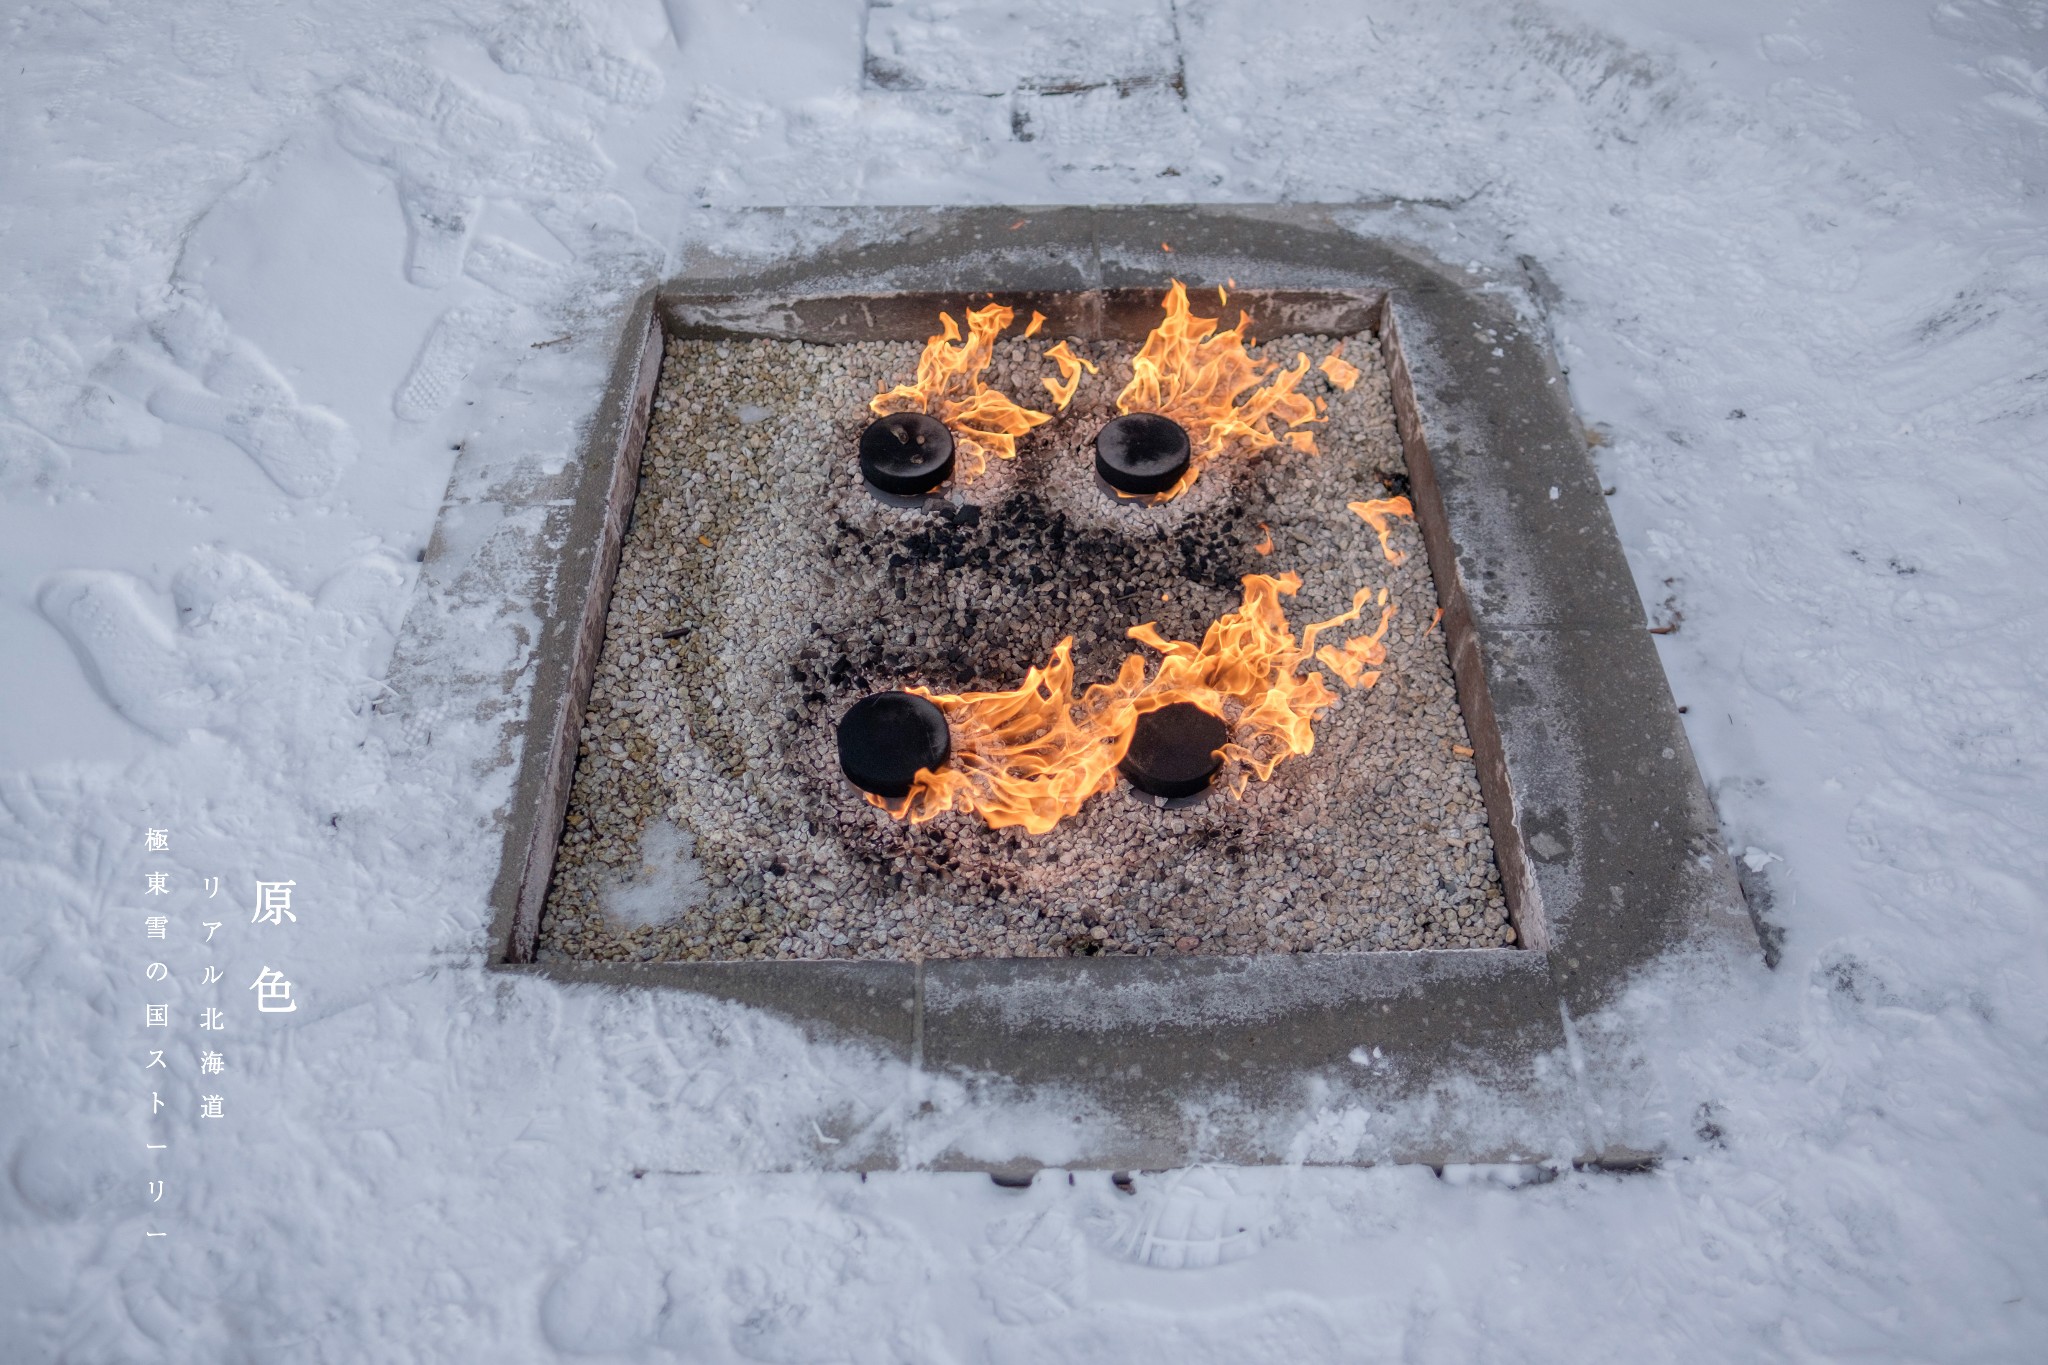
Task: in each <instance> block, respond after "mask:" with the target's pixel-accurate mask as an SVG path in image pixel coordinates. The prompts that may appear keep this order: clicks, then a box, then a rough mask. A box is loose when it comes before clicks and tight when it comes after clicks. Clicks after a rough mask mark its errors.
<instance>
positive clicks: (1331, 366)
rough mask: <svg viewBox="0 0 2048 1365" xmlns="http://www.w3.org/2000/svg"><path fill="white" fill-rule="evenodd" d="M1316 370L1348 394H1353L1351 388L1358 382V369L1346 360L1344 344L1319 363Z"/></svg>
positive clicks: (1339, 345)
mask: <svg viewBox="0 0 2048 1365" xmlns="http://www.w3.org/2000/svg"><path fill="white" fill-rule="evenodd" d="M1316 368H1317V369H1319V370H1321V371H1322V372H1323V373H1324V374H1326V375H1328V376H1329V377H1330V382H1331V383H1332V384H1335V385H1336V386H1337V387H1338V388H1340V389H1342V390H1344V392H1346V393H1349V392H1351V386H1352V385H1353V384H1356V383H1357V382H1358V373H1359V372H1358V367H1357V366H1356V365H1354V364H1352V363H1351V362H1350V361H1348V360H1346V359H1345V358H1344V343H1343V342H1341V341H1340V342H1338V343H1337V344H1336V346H1335V347H1333V348H1332V349H1331V351H1330V353H1329V354H1328V355H1326V356H1324V357H1323V358H1322V360H1321V361H1320V362H1318V363H1317V365H1316Z"/></svg>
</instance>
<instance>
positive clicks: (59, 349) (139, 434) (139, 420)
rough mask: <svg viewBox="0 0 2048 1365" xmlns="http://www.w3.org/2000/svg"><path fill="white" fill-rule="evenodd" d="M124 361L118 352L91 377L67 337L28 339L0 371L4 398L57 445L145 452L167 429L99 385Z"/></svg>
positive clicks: (0, 390)
mask: <svg viewBox="0 0 2048 1365" xmlns="http://www.w3.org/2000/svg"><path fill="white" fill-rule="evenodd" d="M120 360H121V357H120V356H119V354H118V353H116V354H115V355H112V356H109V357H108V359H107V360H106V361H105V362H103V364H102V365H101V366H100V367H99V368H98V369H96V370H94V371H92V372H88V371H87V369H86V366H85V362H84V361H83V360H82V359H81V358H80V356H79V354H78V352H77V351H76V350H75V349H73V347H72V345H71V343H70V342H68V341H66V340H65V339H64V338H62V337H60V336H57V335H55V334H49V335H45V336H40V337H28V338H26V339H24V340H22V341H21V342H19V343H17V344H16V345H15V347H14V349H13V351H11V352H10V353H9V354H8V357H7V364H6V367H5V369H4V370H0V394H5V395H6V398H7V402H8V404H9V405H10V406H11V407H12V408H13V409H14V414H15V416H17V417H19V418H20V419H21V420H22V421H23V422H26V423H27V424H28V425H29V426H32V427H34V428H35V429H36V430H37V431H40V432H42V433H43V435H45V436H47V437H49V438H50V439H51V440H53V441H57V442H60V443H62V444H64V445H67V446H81V447H83V448H84V449H87V450H105V451H110V452H113V453H116V454H118V453H122V452H126V451H131V450H145V449H148V448H149V447H151V446H154V445H155V444H157V442H158V441H160V440H162V439H163V427H162V426H161V425H160V424H159V423H158V422H157V420H156V418H154V417H152V416H150V415H149V413H148V412H146V411H144V410H143V407H142V405H141V404H140V403H138V402H136V401H135V400H134V399H132V398H130V397H128V396H127V395H126V394H124V393H119V392H117V391H115V390H114V389H112V388H110V387H108V386H107V385H106V384H105V383H102V382H101V380H102V379H103V378H104V377H105V375H104V374H102V373H101V371H102V370H105V369H106V368H107V367H109V366H114V365H117V364H119V363H120Z"/></svg>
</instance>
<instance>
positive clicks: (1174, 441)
mask: <svg viewBox="0 0 2048 1365" xmlns="http://www.w3.org/2000/svg"><path fill="white" fill-rule="evenodd" d="M1190 458H1191V447H1190V446H1189V445H1188V433H1187V430H1186V428H1184V427H1182V426H1181V424H1180V423H1178V422H1176V421H1174V420H1173V419H1172V418H1170V417H1161V416H1160V415H1159V414H1158V413H1154V412H1129V413H1125V414H1124V415H1123V416H1122V417H1116V418H1112V419H1111V420H1110V421H1108V422H1106V423H1104V424H1103V427H1102V430H1100V431H1098V432H1096V433H1095V472H1096V473H1098V474H1100V475H1101V476H1102V481H1103V482H1104V483H1106V484H1108V485H1109V486H1110V487H1111V488H1114V489H1115V490H1116V491H1117V492H1119V493H1129V494H1131V495H1132V496H1133V497H1142V496H1144V495H1146V494H1149V493H1164V492H1165V491H1166V490H1168V489H1169V488H1172V487H1173V486H1174V485H1175V484H1177V483H1179V482H1180V481H1181V479H1182V477H1183V476H1185V475H1186V474H1187V472H1188V460H1189V459H1190Z"/></svg>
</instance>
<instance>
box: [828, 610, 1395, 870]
mask: <svg viewBox="0 0 2048 1365" xmlns="http://www.w3.org/2000/svg"><path fill="white" fill-rule="evenodd" d="M1243 583H1244V599H1243V602H1242V604H1241V605H1240V606H1239V607H1238V608H1237V610H1235V611H1233V612H1231V613H1229V614H1228V615H1226V616H1223V617H1221V618H1219V619H1218V620H1216V621H1215V622H1214V623H1212V624H1211V625H1210V627H1209V629H1208V632H1207V633H1206V634H1205V635H1204V636H1203V637H1202V641H1201V643H1200V644H1191V643H1189V642H1187V641H1184V640H1169V639H1167V638H1166V637H1165V636H1164V635H1162V634H1160V632H1159V630H1158V628H1157V627H1156V626H1155V625H1154V624H1153V623H1151V622H1146V623H1145V624H1143V625H1138V626H1133V627H1132V628H1131V629H1130V630H1129V631H1128V632H1127V634H1129V636H1130V637H1131V638H1132V639H1133V640H1135V641H1137V642H1138V643H1139V644H1140V645H1142V646H1144V647H1145V649H1147V650H1149V651H1152V653H1154V654H1156V655H1157V656H1158V662H1157V663H1156V664H1154V663H1152V662H1151V661H1150V660H1149V659H1148V657H1147V655H1146V654H1145V653H1133V654H1130V655H1128V656H1126V657H1125V659H1124V661H1123V664H1122V666H1121V667H1120V668H1118V670H1117V675H1116V677H1115V679H1114V680H1112V681H1110V682H1106V683H1095V684H1093V685H1091V686H1089V687H1088V688H1086V689H1085V690H1083V691H1081V692H1080V693H1079V694H1078V695H1077V694H1076V692H1075V683H1074V660H1073V646H1074V642H1073V637H1072V636H1069V637H1067V638H1066V639H1064V640H1062V641H1060V643H1059V644H1058V646H1057V647H1055V648H1054V650H1053V652H1052V658H1051V660H1050V661H1048V662H1047V663H1046V664H1045V666H1044V667H1042V668H1034V669H1031V670H1030V671H1029V672H1028V673H1026V675H1025V677H1024V681H1023V682H1022V683H1021V684H1020V685H1019V686H1017V687H1015V688H1013V689H1011V690H1009V691H1007V692H968V693H962V694H957V695H954V694H945V693H938V692H932V691H929V690H927V689H925V688H920V687H910V688H906V689H905V690H906V691H909V692H913V693H916V694H917V695H918V696H921V697H927V698H929V699H930V700H931V701H932V702H934V703H936V704H937V705H938V707H939V709H940V710H941V711H943V712H944V713H945V716H946V723H947V726H948V727H949V728H950V730H951V731H952V739H953V756H952V758H951V759H950V760H949V761H948V762H947V763H946V764H945V766H944V767H942V768H940V769H939V770H937V771H936V772H934V771H932V770H930V769H926V770H923V771H920V772H919V773H918V774H917V776H916V778H915V779H914V780H913V782H912V785H911V790H910V794H909V795H908V796H907V797H905V798H903V799H902V800H899V801H890V800H886V799H884V798H881V797H877V796H872V795H871V796H869V797H868V798H867V800H868V802H869V803H870V804H871V805H875V806H879V807H881V808H882V809H883V810H886V811H888V812H889V813H890V814H891V815H894V816H896V817H898V818H900V819H905V820H909V821H911V822H912V823H919V822H922V821H926V820H930V819H933V818H934V817H936V816H938V815H942V814H944V813H945V812H947V811H954V810H957V811H961V812H964V813H968V814H974V815H979V816H980V817H981V818H982V819H983V820H984V821H986V822H987V823H988V824H989V825H990V826H991V827H992V828H995V829H1003V828H1006V827H1009V826H1013V825H1014V826H1019V827H1021V828H1022V829H1024V830H1025V832H1027V833H1030V834H1043V833H1045V832H1046V831H1047V830H1050V829H1051V828H1052V827H1053V826H1054V825H1056V824H1058V823H1059V822H1060V821H1061V820H1063V819H1065V818H1066V817H1067V816H1069V815H1072V814H1074V813H1075V812H1076V811H1078V810H1080V809H1081V807H1082V806H1083V805H1084V804H1086V803H1087V801H1088V800H1089V798H1091V797H1093V796H1096V795H1098V794H1099V793H1101V792H1105V791H1108V790H1109V789H1110V788H1111V787H1113V786H1115V785H1116V768H1117V764H1118V763H1120V762H1121V761H1122V760H1123V757H1124V754H1125V753H1126V752H1127V751H1128V750H1129V748H1130V745H1131V735H1132V733H1133V731H1134V730H1135V729H1136V727H1137V723H1138V717H1140V716H1142V715H1144V714H1145V713H1146V712H1148V711H1155V710H1158V709H1159V708H1160V707H1163V706H1170V705H1173V704H1174V703H1176V702H1192V703H1193V704H1194V705H1196V706H1199V707H1201V708H1202V709H1203V710H1205V711H1207V712H1209V713H1210V714H1211V715H1215V716H1220V717H1221V718H1222V719H1223V720H1224V722H1225V724H1226V725H1228V726H1229V727H1230V735H1231V738H1230V741H1229V743H1227V744H1226V745H1225V746H1224V747H1223V749H1222V751H1221V752H1222V755H1223V759H1224V762H1225V764H1226V765H1228V766H1226V768H1225V774H1226V777H1225V780H1226V782H1227V783H1228V785H1229V787H1230V789H1231V791H1232V792H1233V793H1234V794H1237V795H1242V794H1243V792H1244V789H1245V787H1246V785H1247V784H1248V783H1249V782H1251V781H1252V780H1253V779H1257V780H1259V781H1265V780H1266V779H1267V778H1269V777H1271V776H1272V774H1273V770H1274V768H1276V767H1277V766H1279V764H1280V763H1281V762H1283V761H1284V760H1286V759H1287V758H1290V757H1292V756H1294V755H1296V754H1306V753H1308V752H1310V751H1311V750H1313V749H1314V748H1315V730H1314V722H1315V719H1316V717H1317V716H1318V715H1320V714H1321V713H1322V712H1323V711H1324V710H1326V709H1327V708H1328V707H1329V706H1331V705H1332V704H1333V703H1334V702H1335V701H1336V700H1337V697H1338V693H1337V692H1336V691H1334V690H1333V689H1332V688H1331V686H1330V684H1329V682H1328V681H1327V680H1326V679H1325V678H1324V677H1323V675H1322V674H1321V673H1320V672H1316V671H1314V668H1313V665H1316V664H1321V665H1322V666H1323V667H1324V668H1326V669H1328V670H1329V671H1330V672H1331V673H1332V674H1333V675H1335V676H1336V677H1337V678H1338V679H1339V680H1340V681H1341V682H1343V683H1344V684H1345V685H1346V686H1349V687H1354V688H1364V687H1371V686H1372V685H1373V684H1375V683H1376V682H1378V681H1379V678H1380V671H1379V666H1380V665H1382V664H1383V663H1384V662H1385V660H1386V646H1385V644H1384V640H1385V637H1386V633H1387V627H1388V624H1389V623H1390V622H1391V621H1392V620H1393V617H1394V606H1393V605H1392V604H1391V603H1389V602H1388V601H1387V593H1386V590H1385V589H1384V588H1382V589H1381V590H1380V591H1379V595H1378V605H1379V607H1380V619H1379V626H1378V629H1376V630H1375V631H1373V632H1371V633H1370V634H1367V635H1359V636H1354V637H1352V638H1351V639H1349V640H1346V641H1345V642H1344V643H1343V644H1341V645H1318V643H1317V641H1318V640H1319V638H1320V637H1321V636H1322V635H1323V634H1324V633H1325V632H1327V631H1330V630H1333V629H1335V628H1336V627H1339V626H1343V625H1348V624H1350V623H1351V622H1353V621H1356V620H1358V619H1359V617H1360V615H1361V614H1362V613H1363V612H1364V610H1365V606H1366V603H1367V602H1368V601H1369V600H1371V598H1372V592H1371V590H1370V589H1364V588H1362V589H1360V590H1359V591H1358V593H1357V594H1356V595H1355V596H1354V597H1353V599H1352V603H1351V610H1349V611H1348V612H1345V613H1343V614H1342V615H1339V616H1335V617H1332V618H1331V619H1330V620H1327V621H1318V622H1315V623H1314V624H1312V625H1309V626H1307V627H1306V628H1305V629H1304V630H1303V631H1302V633H1301V638H1300V639H1299V641H1297V640H1296V638H1295V636H1294V633H1293V631H1292V630H1291V629H1290V628H1289V626H1288V623H1287V614H1286V611H1285V610H1284V609H1283V608H1282V606H1281V603H1280V599H1281V598H1282V597H1291V596H1293V595H1294V594H1295V593H1296V592H1298V591H1299V590H1300V588H1301V579H1300V577H1299V576H1298V575H1296V574H1293V573H1283V574H1280V575H1278V576H1269V575H1266V574H1247V575H1246V576H1245V578H1244V580H1243Z"/></svg>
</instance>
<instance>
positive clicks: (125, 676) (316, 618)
mask: <svg viewBox="0 0 2048 1365" xmlns="http://www.w3.org/2000/svg"><path fill="white" fill-rule="evenodd" d="M404 585H405V576H404V573H403V572H402V570H401V569H400V568H399V567H398V565H397V564H396V562H395V561H393V560H391V559H390V557H389V556H386V555H382V554H370V555H365V556H363V557H362V558H360V559H358V560H356V561H354V562H352V563H350V564H348V565H346V566H344V567H343V568H342V569H340V570H339V571H337V572H336V573H335V574H334V575H333V576H331V577H330V578H329V579H328V580H327V581H326V582H325V583H324V584H322V585H321V587H320V589H319V590H318V592H317V593H316V595H315V597H314V598H313V599H312V600H310V601H309V600H308V599H306V598H305V597H302V596H300V595H299V594H298V593H295V592H292V591H290V590H289V589H287V588H285V587H284V586H283V585H281V584H280V583H278V581H277V580H276V579H275V578H273V577H271V575H270V573H269V572H268V571H267V570H265V569H264V568H263V567H262V566H261V565H260V564H258V563H256V561H254V560H252V559H250V558H249V557H248V556H246V555H241V554H236V553H233V552H231V551H223V550H218V549H214V548H212V547H205V548H202V549H200V550H198V551H196V552H195V553H194V555H193V557H192V559H191V561H190V562H189V563H187V564H186V565H185V566H184V567H183V568H181V569H180V570H179V571H178V573H177V574H176V575H175V576H174V577H173V578H172V580H171V599H172V602H173V604H174V605H175V607H176V611H177V621H178V624H177V626H176V627H175V628H173V627H172V626H171V625H170V624H168V623H167V622H166V621H165V620H164V619H163V614H162V612H161V610H160V609H159V608H158V607H157V606H156V605H155V604H154V603H153V602H152V601H151V600H150V597H149V595H148V594H147V593H146V592H145V590H144V588H143V586H142V585H141V584H140V583H139V582H138V581H137V580H136V579H134V578H132V577H130V576H129V575H127V574H123V573H115V572H112V571H109V570H103V569H70V570H65V571H63V572H61V573H56V574H52V575H50V576H49V577H48V578H47V579H45V580H44V582H43V585H42V587H41V589H40V590H39V591H38V593H37V594H36V606H37V608H38V610H40V611H41V612H42V614H43V616H44V617H45V618H46V619H47V620H48V621H49V622H50V624H52V625H53V626H55V627H56V628H57V630H58V631H59V633H61V634H62V635H63V636H64V638H65V639H66V641H68V642H69V643H70V645H71V647H72V649H73V650H74V651H75V652H76V653H77V655H78V660H79V663H80V665H81V666H82V667H83V668H84V669H85V672H86V675H87V677H88V678H89V679H90V680H91V682H92V685H93V687H94V688H95V689H96V690H97V691H98V692H99V693H100V695H101V696H102V697H104V698H105V699H106V701H107V703H108V705H110V706H112V707H113V708H114V709H115V710H116V711H118V712H120V713H121V715H122V716H124V717H126V718H127V719H128V720H129V721H131V722H132V723H134V724H135V725H136V726H138V727H140V728H141V729H144V730H147V731H148V732H150V733H151V734H154V735H156V736H158V737H160V738H162V739H165V740H168V741H170V742H172V743H176V742H178V741H179V740H181V739H183V738H184V737H185V735H186V734H187V733H188V732H189V731H191V730H195V729H203V728H226V727H227V726H228V725H229V723H230V722H234V721H235V720H236V711H235V707H236V704H237V702H238V701H239V699H240V698H241V697H242V696H244V695H245V694H252V695H255V696H257V697H258V698H259V700H260V701H261V702H262V703H263V704H264V705H265V707H266V709H267V711H268V712H274V713H276V714H277V715H278V716H280V717H281V718H282V719H281V722H280V723H282V724H285V725H287V726H289V727H291V728H293V729H294V730H296V731H298V732H301V733H304V732H310V731H311V730H313V729H315V728H317V726H318V725H319V724H321V723H323V722H324V720H325V719H326V718H328V717H330V716H331V714H332V713H333V712H334V711H335V710H336V708H337V707H338V706H340V705H341V704H343V703H344V702H346V701H347V700H348V696H347V695H346V694H347V693H348V691H349V689H350V688H351V687H353V686H354V679H355V678H356V675H357V674H358V673H359V672H360V669H359V668H357V667H354V666H352V662H353V661H351V660H350V659H349V658H348V657H346V656H347V651H349V650H351V649H354V648H358V647H360V646H362V645H363V644H364V643H365V642H366V641H367V640H369V639H371V638H373V637H375V636H377V635H378V634H379V633H380V632H381V633H383V634H389V633H391V632H393V631H394V630H395V628H396V623H397V616H398V611H399V609H400V606H401V605H402V601H403V589H404ZM323 650H325V651H326V653H325V654H324V656H323V654H322V651H323ZM252 675H254V676H253V680H252ZM309 676H315V677H318V678H319V679H321V680H322V682H323V683H331V684H332V686H310V685H308V684H307V682H306V679H307V677H309ZM268 684H275V685H274V686H267V685H268ZM246 719H247V718H246V717H244V720H246Z"/></svg>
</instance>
